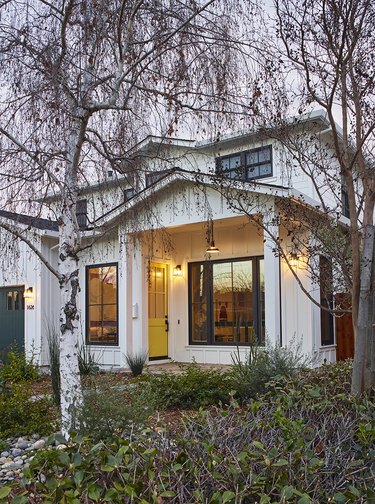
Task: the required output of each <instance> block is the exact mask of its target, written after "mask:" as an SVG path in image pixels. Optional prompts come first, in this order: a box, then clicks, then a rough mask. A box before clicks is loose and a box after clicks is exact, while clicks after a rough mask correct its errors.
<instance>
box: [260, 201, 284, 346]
mask: <svg viewBox="0 0 375 504" xmlns="http://www.w3.org/2000/svg"><path fill="white" fill-rule="evenodd" d="M263 219H264V224H265V230H264V290H265V325H266V340H269V341H270V342H271V343H272V344H273V345H275V344H276V343H277V344H279V343H280V340H281V313H280V258H279V256H278V254H277V253H276V252H275V251H276V249H277V243H275V239H276V240H277V239H278V237H279V223H278V216H277V214H276V213H275V212H274V211H272V212H269V213H268V214H267V215H265V216H264V217H263Z"/></svg>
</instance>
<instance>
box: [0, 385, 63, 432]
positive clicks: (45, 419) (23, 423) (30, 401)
mask: <svg viewBox="0 0 375 504" xmlns="http://www.w3.org/2000/svg"><path fill="white" fill-rule="evenodd" d="M30 396H31V390H30V389H29V387H28V386H27V384H26V383H23V384H14V385H13V386H12V387H11V388H8V389H7V390H6V391H4V392H3V393H0V411H1V414H0V437H9V436H17V435H28V434H34V433H36V432H37V433H38V434H40V435H45V434H49V433H50V432H52V431H53V430H54V429H55V428H56V412H55V411H54V410H53V407H52V403H51V401H50V400H49V399H47V398H45V397H44V398H43V397H42V398H35V397H32V398H31V397H30Z"/></svg>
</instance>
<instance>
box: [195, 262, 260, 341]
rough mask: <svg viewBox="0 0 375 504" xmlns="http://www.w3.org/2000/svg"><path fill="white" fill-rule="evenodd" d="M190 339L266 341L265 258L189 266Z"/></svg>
mask: <svg viewBox="0 0 375 504" xmlns="http://www.w3.org/2000/svg"><path fill="white" fill-rule="evenodd" d="M189 282H190V285H189V292H190V341H191V343H208V344H216V345H221V344H232V345H233V344H234V345H237V344H250V343H251V342H252V341H256V342H257V343H264V335H265V331H264V273H263V259H261V258H252V259H242V260H234V261H206V262H204V263H192V264H190V265H189Z"/></svg>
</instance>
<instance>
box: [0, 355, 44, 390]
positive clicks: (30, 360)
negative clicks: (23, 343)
mask: <svg viewBox="0 0 375 504" xmlns="http://www.w3.org/2000/svg"><path fill="white" fill-rule="evenodd" d="M39 376H40V375H39V366H38V364H37V363H36V362H35V354H34V352H33V353H32V355H31V357H26V354H25V352H22V351H20V350H18V349H17V348H15V347H13V348H12V349H11V350H10V351H9V352H8V354H7V358H6V362H5V364H4V366H3V367H2V368H1V369H0V377H1V378H2V380H3V381H5V382H8V383H22V382H33V381H37V380H38V379H39Z"/></svg>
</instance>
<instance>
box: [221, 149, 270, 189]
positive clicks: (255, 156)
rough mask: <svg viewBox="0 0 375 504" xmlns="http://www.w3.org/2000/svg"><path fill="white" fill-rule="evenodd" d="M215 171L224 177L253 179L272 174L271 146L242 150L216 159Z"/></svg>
mask: <svg viewBox="0 0 375 504" xmlns="http://www.w3.org/2000/svg"><path fill="white" fill-rule="evenodd" d="M217 171H218V173H221V174H222V175H224V176H225V177H229V178H232V179H238V180H253V179H258V178H264V177H271V176H272V146H271V145H266V146H265V147H259V148H257V149H251V150H248V151H243V152H240V153H237V154H231V155H230V156H223V157H220V158H218V160H217Z"/></svg>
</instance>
